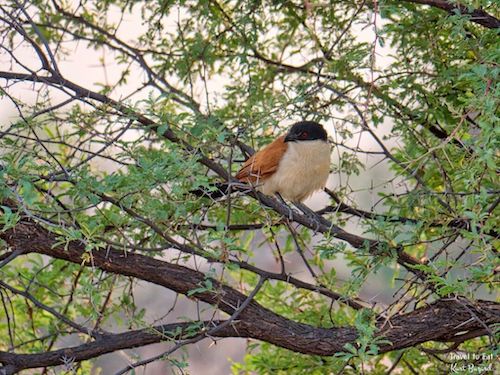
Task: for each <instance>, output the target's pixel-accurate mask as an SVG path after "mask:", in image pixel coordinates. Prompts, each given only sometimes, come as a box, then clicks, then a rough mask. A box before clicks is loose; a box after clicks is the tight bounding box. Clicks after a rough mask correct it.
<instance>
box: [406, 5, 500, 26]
mask: <svg viewBox="0 0 500 375" xmlns="http://www.w3.org/2000/svg"><path fill="white" fill-rule="evenodd" d="M405 1H407V2H410V3H417V4H424V5H430V6H431V7H435V8H439V9H442V10H445V11H447V12H448V13H450V14H452V15H453V14H464V15H467V16H470V20H471V22H475V23H477V24H478V25H481V26H484V27H487V28H489V29H498V28H499V27H500V20H499V19H498V18H495V17H494V16H492V15H491V14H488V13H487V12H485V11H484V10H482V9H475V8H469V7H467V6H465V5H461V4H459V3H458V2H452V1H446V0H405Z"/></svg>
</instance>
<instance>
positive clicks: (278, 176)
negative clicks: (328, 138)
mask: <svg viewBox="0 0 500 375" xmlns="http://www.w3.org/2000/svg"><path fill="white" fill-rule="evenodd" d="M330 151H331V148H330V144H329V143H328V142H325V141H321V140H314V141H301V142H289V143H288V148H287V150H286V152H285V154H284V155H283V158H282V159H281V162H280V164H279V166H278V169H277V171H276V172H275V173H274V174H273V175H272V176H271V177H270V178H268V179H267V180H266V181H264V182H263V183H262V185H261V186H260V187H259V190H260V191H262V192H263V193H264V194H267V195H272V194H274V193H280V194H281V196H282V197H283V198H285V199H288V200H290V201H293V202H300V201H303V200H304V199H306V198H307V197H309V196H310V195H311V194H312V193H313V192H314V191H316V190H319V189H322V188H324V187H325V184H326V180H327V179H328V174H329V171H330Z"/></svg>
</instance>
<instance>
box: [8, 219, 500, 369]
mask: <svg viewBox="0 0 500 375" xmlns="http://www.w3.org/2000/svg"><path fill="white" fill-rule="evenodd" d="M0 238H1V239H2V240H4V241H5V242H6V243H7V244H8V245H9V247H10V248H11V249H12V250H13V251H22V252H23V253H24V254H26V253H31V252H35V253H40V254H45V255H48V256H50V257H53V258H57V259H63V260H66V261H68V262H72V263H78V264H81V263H82V255H84V253H85V250H84V246H83V244H81V243H78V242H70V243H69V244H67V245H65V246H60V245H59V246H56V245H55V244H56V242H57V241H56V237H55V236H54V235H53V234H52V233H51V232H49V231H48V230H46V229H45V228H43V227H42V226H40V225H39V224H37V223H35V222H33V221H32V220H30V219H23V220H22V221H20V222H19V223H18V224H17V225H16V226H15V227H14V228H12V229H10V230H8V231H6V232H3V233H1V234H0ZM86 265H87V266H89V267H98V268H100V269H102V270H104V271H107V272H112V273H116V274H120V275H126V276H131V277H135V278H138V279H141V280H145V281H149V282H152V283H155V284H157V285H161V286H164V287H166V288H168V289H171V290H173V291H175V292H177V293H181V294H187V293H188V292H189V291H190V290H193V289H195V288H198V287H199V286H200V285H201V283H203V281H204V280H205V279H206V276H205V275H204V274H203V273H201V272H198V271H195V270H192V269H190V268H187V267H183V266H180V265H176V264H171V263H168V262H164V261H161V260H157V259H154V258H152V257H149V256H145V255H140V254H133V253H127V252H123V251H120V250H115V249H111V248H110V249H107V250H102V251H94V252H92V262H91V263H87V264H86ZM212 283H213V285H214V288H213V290H210V291H204V292H202V293H197V294H195V295H193V296H192V297H193V298H196V299H198V300H200V301H204V302H207V303H210V304H212V305H214V306H216V307H217V308H219V309H220V310H222V311H224V312H226V313H228V314H232V313H233V312H234V311H235V306H239V305H241V303H242V302H243V301H244V300H245V298H246V296H245V295H244V294H242V293H240V292H239V291H237V290H235V289H233V288H230V287H228V286H226V285H223V284H221V283H219V282H217V281H215V280H213V281H212ZM499 322H500V305H499V304H497V303H494V302H490V301H476V302H474V303H472V302H469V301H467V300H465V299H459V298H454V299H441V300H439V301H437V302H435V303H433V304H431V305H428V306H423V307H421V308H419V309H416V310H414V311H412V312H410V313H407V314H404V315H398V316H394V317H391V318H390V319H387V320H381V321H379V322H378V326H379V332H378V333H377V335H378V336H382V337H384V338H385V339H387V340H388V341H389V342H390V343H389V344H385V345H383V346H381V347H380V352H381V353H383V352H388V351H392V350H396V349H402V348H406V347H411V346H415V345H418V344H420V343H423V342H426V341H430V340H434V341H450V342H456V341H459V342H460V340H461V339H462V337H467V338H471V337H477V336H481V335H485V334H488V333H489V332H488V326H490V325H491V324H494V323H499ZM188 324H189V323H185V324H184V323H181V324H177V325H176V324H174V325H167V326H164V327H158V331H159V332H165V331H168V330H171V329H172V328H174V327H176V326H177V327H181V328H182V327H185V326H186V325H188ZM205 324H206V323H205ZM201 333H203V331H201ZM464 335H467V336H464ZM214 336H219V337H247V338H254V339H257V340H262V341H266V342H269V343H272V344H274V345H278V346H281V347H284V348H287V349H290V350H292V351H295V352H300V353H305V354H316V355H324V356H329V355H333V354H335V353H338V352H341V351H343V347H344V345H345V344H346V343H353V344H354V343H355V340H356V337H357V334H356V329H355V328H354V327H334V328H318V327H313V326H310V325H307V324H302V323H298V322H294V321H292V320H289V319H286V318H284V317H282V316H280V315H278V314H276V313H274V312H272V311H270V310H269V309H267V308H265V307H263V306H261V305H260V304H258V303H257V302H255V301H252V302H250V303H249V305H248V306H247V307H246V308H245V309H244V310H243V311H242V312H241V313H240V314H239V316H238V319H237V320H236V321H234V322H233V323H232V324H231V325H228V326H226V327H225V328H223V329H221V330H220V331H217V333H216V334H215V335H214ZM169 339H171V337H169V336H168V335H167V336H165V335H162V334H158V333H155V332H152V330H139V331H130V332H124V333H120V334H103V335H101V336H100V337H99V338H97V339H96V340H95V341H94V342H91V343H87V344H83V345H80V346H77V347H73V348H64V349H60V350H55V351H51V352H47V353H39V354H18V353H8V352H0V363H2V364H3V366H4V367H3V371H4V372H5V373H6V374H13V373H15V372H17V371H19V370H22V369H26V368H36V367H42V366H55V365H60V364H62V358H63V357H65V358H71V359H73V360H75V361H82V360H86V359H90V358H95V357H97V356H99V355H102V354H105V353H109V352H113V351H115V350H119V349H126V348H132V347H137V346H142V345H147V344H151V343H154V342H160V341H164V340H169ZM0 370H2V367H0Z"/></svg>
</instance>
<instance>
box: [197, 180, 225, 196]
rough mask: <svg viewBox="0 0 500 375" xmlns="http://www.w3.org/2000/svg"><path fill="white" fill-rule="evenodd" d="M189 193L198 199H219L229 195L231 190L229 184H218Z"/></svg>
mask: <svg viewBox="0 0 500 375" xmlns="http://www.w3.org/2000/svg"><path fill="white" fill-rule="evenodd" d="M189 192H190V193H191V194H193V195H196V196H197V197H207V198H211V199H218V198H222V197H224V196H226V195H228V194H229V192H230V188H229V184H228V183H227V182H217V183H214V184H210V186H208V187H200V188H198V189H194V190H190V191H189Z"/></svg>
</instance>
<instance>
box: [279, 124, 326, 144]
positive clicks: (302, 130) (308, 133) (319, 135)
mask: <svg viewBox="0 0 500 375" xmlns="http://www.w3.org/2000/svg"><path fill="white" fill-rule="evenodd" d="M316 139H320V140H322V141H327V139H328V135H327V134H326V130H325V129H324V128H323V125H321V124H319V123H317V122H315V121H299V122H296V123H295V124H293V125H292V127H291V128H290V130H289V131H288V133H287V135H286V137H285V142H296V141H313V140H316Z"/></svg>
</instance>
